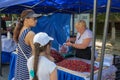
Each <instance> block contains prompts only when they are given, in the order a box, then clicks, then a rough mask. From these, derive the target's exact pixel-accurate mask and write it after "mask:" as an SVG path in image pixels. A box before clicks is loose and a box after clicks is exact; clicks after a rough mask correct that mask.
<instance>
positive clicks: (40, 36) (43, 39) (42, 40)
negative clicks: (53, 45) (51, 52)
mask: <svg viewBox="0 0 120 80" xmlns="http://www.w3.org/2000/svg"><path fill="white" fill-rule="evenodd" d="M51 40H54V39H53V38H52V37H50V36H48V34H47V33H45V32H39V33H37V34H36V35H35V36H34V38H33V43H39V44H40V45H41V46H45V45H46V44H47V43H48V42H49V41H51Z"/></svg>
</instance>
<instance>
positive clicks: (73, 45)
mask: <svg viewBox="0 0 120 80" xmlns="http://www.w3.org/2000/svg"><path fill="white" fill-rule="evenodd" d="M91 40H92V38H87V39H84V40H83V43H82V44H74V43H73V44H71V46H72V47H74V48H77V49H85V48H87V47H88V46H89V43H90V42H91Z"/></svg>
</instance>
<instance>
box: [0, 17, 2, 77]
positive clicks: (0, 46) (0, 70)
mask: <svg viewBox="0 0 120 80" xmlns="http://www.w3.org/2000/svg"><path fill="white" fill-rule="evenodd" d="M1 54H2V45H1V17H0V76H2V64H1V63H2V59H1V58H2V55H1Z"/></svg>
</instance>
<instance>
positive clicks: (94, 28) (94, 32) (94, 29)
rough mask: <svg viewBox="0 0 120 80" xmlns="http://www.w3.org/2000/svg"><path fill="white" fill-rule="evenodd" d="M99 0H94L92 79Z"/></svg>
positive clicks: (91, 76)
mask: <svg viewBox="0 0 120 80" xmlns="http://www.w3.org/2000/svg"><path fill="white" fill-rule="evenodd" d="M96 6H97V0H94V9H93V43H92V54H91V72H90V80H94V59H95V42H96V10H97V7H96Z"/></svg>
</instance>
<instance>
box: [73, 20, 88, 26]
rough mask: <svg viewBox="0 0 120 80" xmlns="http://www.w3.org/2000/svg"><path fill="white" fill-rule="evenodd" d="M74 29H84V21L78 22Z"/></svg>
mask: <svg viewBox="0 0 120 80" xmlns="http://www.w3.org/2000/svg"><path fill="white" fill-rule="evenodd" d="M75 27H76V28H79V27H85V28H86V22H85V21H84V20H79V21H78V22H77V23H76V24H75Z"/></svg>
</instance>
